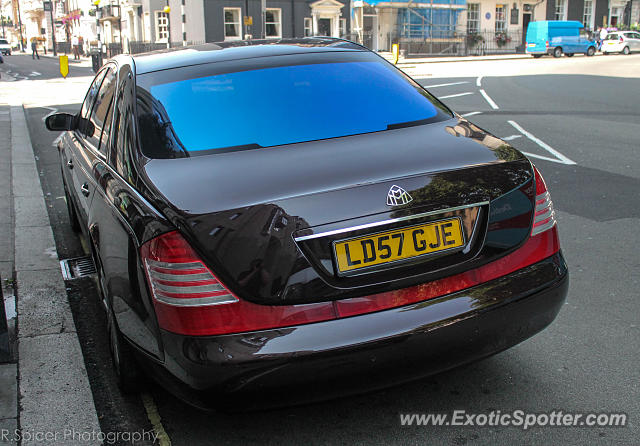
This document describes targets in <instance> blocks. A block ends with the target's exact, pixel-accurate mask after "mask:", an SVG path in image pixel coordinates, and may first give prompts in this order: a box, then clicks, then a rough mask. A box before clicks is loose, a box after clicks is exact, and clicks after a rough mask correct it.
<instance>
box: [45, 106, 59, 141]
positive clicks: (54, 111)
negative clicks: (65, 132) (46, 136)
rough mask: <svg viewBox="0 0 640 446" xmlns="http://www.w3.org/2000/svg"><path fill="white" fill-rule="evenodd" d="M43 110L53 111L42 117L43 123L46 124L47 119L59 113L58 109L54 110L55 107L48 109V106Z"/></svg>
mask: <svg viewBox="0 0 640 446" xmlns="http://www.w3.org/2000/svg"><path fill="white" fill-rule="evenodd" d="M42 108H46V109H47V110H51V112H49V113H47V114H46V115H45V116H43V117H42V122H44V121H45V119H47V118H48V117H49V116H51V115H53V114H55V113H57V112H58V109H57V108H54V107H46V106H43V107H42ZM60 136H62V135H60ZM58 138H59V137H58Z"/></svg>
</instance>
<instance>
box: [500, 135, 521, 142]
mask: <svg viewBox="0 0 640 446" xmlns="http://www.w3.org/2000/svg"><path fill="white" fill-rule="evenodd" d="M518 138H522V135H511V136H505V137H504V138H502V140H503V141H513V140H514V139H518Z"/></svg>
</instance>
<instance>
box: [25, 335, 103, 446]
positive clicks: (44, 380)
mask: <svg viewBox="0 0 640 446" xmlns="http://www.w3.org/2000/svg"><path fill="white" fill-rule="evenodd" d="M19 346H20V347H19V348H20V357H19V367H20V395H21V400H20V403H21V410H20V424H21V427H22V428H23V429H25V430H29V431H33V432H64V431H66V430H74V431H77V432H100V426H99V424H98V418H97V416H96V413H95V409H94V405H93V396H92V394H91V389H90V388H89V380H88V377H87V371H86V369H85V367H84V361H83V359H82V351H81V350H80V344H79V343H78V339H77V335H76V333H75V332H71V333H59V334H55V335H43V336H36V337H27V338H23V337H20V339H19ZM88 408H91V409H92V410H87V409H88ZM31 444H38V443H37V442H35V441H25V440H24V439H23V441H22V445H23V446H27V445H31ZM40 444H42V443H40ZM55 444H56V445H58V444H60V445H67V444H69V445H72V444H82V445H90V444H100V442H99V441H87V442H85V441H82V439H81V438H58V439H57V441H56V442H55Z"/></svg>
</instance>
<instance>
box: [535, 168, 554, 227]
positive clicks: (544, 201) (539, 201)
mask: <svg viewBox="0 0 640 446" xmlns="http://www.w3.org/2000/svg"><path fill="white" fill-rule="evenodd" d="M533 171H534V173H535V180H536V207H535V214H534V217H533V227H532V228H531V235H532V236H534V235H537V234H540V233H542V232H544V231H547V230H549V229H551V228H553V227H554V226H555V224H556V213H555V211H554V210H553V202H552V201H551V196H550V195H549V192H548V191H547V185H546V184H545V182H544V179H543V178H542V175H540V172H538V169H536V167H535V166H534V167H533Z"/></svg>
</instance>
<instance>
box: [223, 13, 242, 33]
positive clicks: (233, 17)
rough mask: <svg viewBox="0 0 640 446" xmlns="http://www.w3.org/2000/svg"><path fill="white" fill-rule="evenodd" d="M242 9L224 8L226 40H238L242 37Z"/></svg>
mask: <svg viewBox="0 0 640 446" xmlns="http://www.w3.org/2000/svg"><path fill="white" fill-rule="evenodd" d="M241 33H242V28H241V27H240V8H224V40H238V39H241V38H242V36H241V35H240V34H241Z"/></svg>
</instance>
